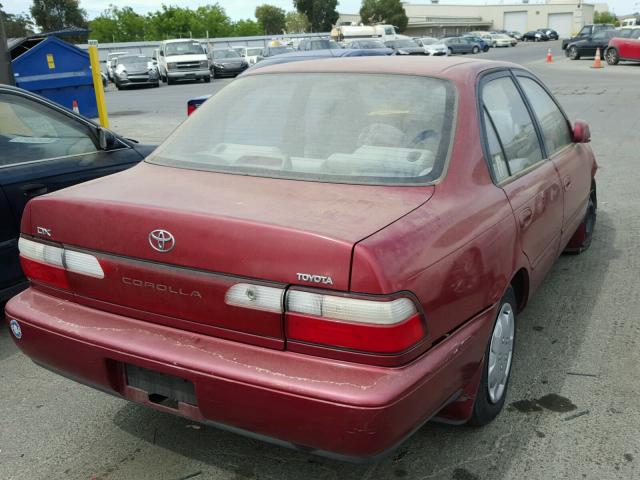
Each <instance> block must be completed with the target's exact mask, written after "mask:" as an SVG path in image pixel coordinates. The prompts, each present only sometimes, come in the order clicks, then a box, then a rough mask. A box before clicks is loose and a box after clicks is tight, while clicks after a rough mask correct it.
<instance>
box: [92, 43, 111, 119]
mask: <svg viewBox="0 0 640 480" xmlns="http://www.w3.org/2000/svg"><path fill="white" fill-rule="evenodd" d="M89 61H90V62H91V75H92V76H93V88H94V89H95V91H96V103H97V105H98V116H99V117H100V125H102V126H103V127H104V128H109V117H108V116H107V104H106V102H105V100H104V89H103V88H102V75H100V57H99V56H98V45H96V44H92V45H89Z"/></svg>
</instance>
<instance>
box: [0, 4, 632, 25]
mask: <svg viewBox="0 0 640 480" xmlns="http://www.w3.org/2000/svg"><path fill="white" fill-rule="evenodd" d="M567 1H571V0H567ZM576 1H577V0H576ZM594 1H595V2H603V3H604V2H605V1H606V3H608V4H609V10H610V11H613V12H615V13H617V14H618V15H624V14H627V13H633V12H636V11H640V0H594ZM214 2H215V0H129V1H128V2H127V3H126V5H127V6H130V7H131V8H133V9H134V10H135V11H136V12H138V13H140V14H145V13H147V12H149V11H155V10H158V9H159V7H160V5H161V4H162V3H166V4H169V5H177V6H180V7H190V8H195V7H198V6H200V5H207V4H211V3H214ZM0 3H2V4H3V5H4V9H5V11H6V12H8V13H21V12H27V11H28V10H29V7H30V6H31V1H30V0H0ZM111 3H114V4H118V2H117V1H116V0H80V6H82V8H84V9H85V10H86V11H87V13H88V14H89V18H90V19H91V18H93V17H95V16H97V15H99V14H100V13H101V12H102V11H103V10H105V9H106V8H108V7H109V4H111ZM218 3H219V4H220V5H221V6H222V7H223V8H224V9H225V10H226V12H227V15H229V16H230V17H231V18H232V19H233V20H240V19H243V18H254V17H253V12H254V11H255V9H256V7H257V6H258V5H262V4H264V3H268V4H270V5H276V6H278V7H280V8H283V9H285V10H287V11H289V10H293V1H292V0H218ZM409 3H418V4H420V3H429V0H415V1H413V2H409ZM440 3H442V4H446V3H449V4H485V3H506V4H509V3H516V1H512V0H491V1H486V0H440ZM531 3H538V2H536V0H531ZM540 3H542V2H540ZM360 4H361V0H340V4H339V5H338V11H339V12H340V13H357V12H358V11H359V10H360Z"/></svg>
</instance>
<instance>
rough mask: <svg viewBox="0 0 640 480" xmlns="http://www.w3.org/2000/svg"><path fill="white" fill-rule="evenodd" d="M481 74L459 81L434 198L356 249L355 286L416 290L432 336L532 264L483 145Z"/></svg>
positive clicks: (498, 293)
mask: <svg viewBox="0 0 640 480" xmlns="http://www.w3.org/2000/svg"><path fill="white" fill-rule="evenodd" d="M475 82H476V78H475V77H470V78H468V79H467V80H466V81H462V80H457V81H456V84H457V87H458V96H459V101H458V105H459V106H458V116H457V125H456V135H455V139H454V145H453V149H452V153H451V157H450V161H449V165H448V169H447V172H446V173H445V175H444V177H443V179H442V180H441V182H440V183H439V184H438V185H437V186H436V189H435V193H434V195H433V197H432V198H431V200H430V201H429V202H427V203H426V204H425V205H423V206H421V207H420V208H418V209H416V210H414V211H413V212H411V213H409V214H408V215H406V216H405V217H403V218H401V219H400V220H398V221H396V222H395V223H393V224H392V225H390V226H388V227H387V228H385V229H383V230H382V231H380V232H378V233H377V234H375V235H373V236H371V237H369V238H367V239H365V240H363V241H361V242H360V243H358V244H357V245H356V246H355V248H354V258H353V267H352V280H351V290H353V291H357V292H371V293H392V292H397V291H401V290H409V291H411V292H413V293H414V294H416V295H417V296H418V298H419V300H420V303H421V305H422V307H423V309H424V312H425V316H426V319H427V327H428V330H429V337H430V339H431V341H432V342H433V341H436V340H437V339H439V338H441V337H442V336H443V335H446V334H447V333H449V332H451V331H452V330H454V329H455V328H457V327H458V326H460V325H461V324H462V323H464V322H465V321H466V320H468V319H470V318H471V317H473V316H474V315H475V314H477V313H478V312H480V311H482V310H484V309H486V308H487V307H489V306H491V305H493V304H494V303H496V302H497V301H498V300H499V299H500V298H501V297H502V295H503V293H504V291H505V289H506V287H507V285H508V284H509V282H510V280H511V278H512V276H513V274H514V273H515V272H516V271H517V270H518V269H519V268H521V267H525V268H527V267H528V265H527V264H526V263H524V259H523V255H522V253H521V251H522V249H521V248H520V246H519V244H518V240H517V232H516V224H515V219H514V216H513V212H512V209H511V206H510V204H509V202H508V200H507V198H506V196H505V194H504V192H503V190H502V189H500V188H498V187H497V186H495V185H494V184H493V181H492V179H491V177H490V174H489V170H488V167H487V164H486V162H485V160H484V157H483V153H482V148H481V143H480V126H479V123H478V119H477V110H476V88H475Z"/></svg>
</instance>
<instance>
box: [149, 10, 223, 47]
mask: <svg viewBox="0 0 640 480" xmlns="http://www.w3.org/2000/svg"><path fill="white" fill-rule="evenodd" d="M207 32H208V33H209V37H228V36H230V35H231V34H232V32H233V25H232V24H231V20H230V19H229V17H227V14H226V13H225V11H224V9H223V8H222V7H221V6H220V5H218V4H217V3H215V4H213V5H207V6H204V7H198V8H197V9H196V10H191V9H190V8H181V7H174V6H169V7H168V6H166V5H162V10H158V11H156V12H153V13H150V14H149V15H147V30H146V31H145V38H146V39H147V40H164V39H165V38H189V36H191V37H194V38H197V37H200V38H202V37H206V36H207Z"/></svg>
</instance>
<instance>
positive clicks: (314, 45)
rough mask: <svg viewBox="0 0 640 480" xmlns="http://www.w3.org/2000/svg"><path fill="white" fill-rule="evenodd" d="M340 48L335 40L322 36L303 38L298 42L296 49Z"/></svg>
mask: <svg viewBox="0 0 640 480" xmlns="http://www.w3.org/2000/svg"><path fill="white" fill-rule="evenodd" d="M340 48H342V47H341V46H340V45H339V44H338V43H337V42H334V41H333V40H327V39H322V38H303V39H302V40H300V43H299V44H298V50H300V51H303V52H304V51H309V50H339V49H340Z"/></svg>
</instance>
